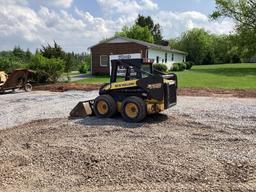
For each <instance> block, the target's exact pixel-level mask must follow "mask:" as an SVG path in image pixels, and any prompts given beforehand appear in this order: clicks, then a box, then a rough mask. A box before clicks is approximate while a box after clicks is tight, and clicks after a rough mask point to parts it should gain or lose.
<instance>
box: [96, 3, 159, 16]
mask: <svg viewBox="0 0 256 192" xmlns="http://www.w3.org/2000/svg"><path fill="white" fill-rule="evenodd" d="M97 2H98V4H99V5H100V7H101V8H102V10H103V11H104V12H105V13H106V14H108V15H111V14H116V13H120V14H128V15H130V16H134V15H138V13H139V12H140V11H143V10H155V9H157V8H158V5H157V4H156V3H154V2H153V1H152V0H139V1H138V0H97Z"/></svg>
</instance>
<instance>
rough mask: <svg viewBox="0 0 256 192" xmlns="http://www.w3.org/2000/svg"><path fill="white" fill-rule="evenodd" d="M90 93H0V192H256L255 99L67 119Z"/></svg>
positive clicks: (191, 100) (183, 101)
mask: <svg viewBox="0 0 256 192" xmlns="http://www.w3.org/2000/svg"><path fill="white" fill-rule="evenodd" d="M96 95H97V92H95V91H93V92H78V91H76V92H73V91H72V92H64V93H51V92H32V93H18V94H9V95H0V97H1V101H0V106H1V116H0V124H1V126H2V128H4V130H0V191H10V192H13V191H51V192H52V191H56V192H57V191H109V192H110V191H145V192H146V191H246V192H247V191H256V99H238V98H217V97H185V96H182V97H179V98H178V105H177V106H175V107H174V108H172V109H170V110H167V111H165V112H164V113H163V114H160V115H151V116H149V117H147V118H146V119H145V120H144V121H143V122H142V123H136V124H129V123H126V122H123V121H122V119H121V117H120V116H116V117H115V118H113V119H98V118H96V117H88V118H84V119H77V120H68V119H67V116H68V113H69V111H70V110H71V108H72V107H73V106H74V105H75V104H76V103H77V102H78V101H80V100H85V99H87V98H88V99H90V98H93V97H95V96H96ZM12 116H15V118H14V117H12ZM6 118H8V121H6ZM45 118H50V119H45ZM33 119H41V120H37V121H33V122H29V121H30V120H33ZM24 120H26V121H27V122H29V123H26V124H23V125H19V126H16V127H12V128H10V127H11V126H12V125H15V124H16V125H17V124H20V123H22V122H25V121H24ZM7 122H8V123H7ZM6 128H7V129H6Z"/></svg>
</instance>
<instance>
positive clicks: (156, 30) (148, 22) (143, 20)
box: [135, 15, 166, 45]
mask: <svg viewBox="0 0 256 192" xmlns="http://www.w3.org/2000/svg"><path fill="white" fill-rule="evenodd" d="M135 24H136V25H139V26H141V27H148V29H149V31H150V32H151V34H152V35H153V38H154V43H155V44H158V45H162V44H163V43H166V42H165V41H164V40H163V36H162V32H161V26H160V25H159V24H158V23H157V24H154V21H153V19H152V18H151V17H150V16H147V17H145V16H143V15H138V18H137V20H136V22H135Z"/></svg>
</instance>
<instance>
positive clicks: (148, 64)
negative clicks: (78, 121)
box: [70, 59, 177, 122]
mask: <svg viewBox="0 0 256 192" xmlns="http://www.w3.org/2000/svg"><path fill="white" fill-rule="evenodd" d="M111 65H112V66H111V76H110V83H107V84H105V85H103V86H102V87H101V88H100V90H99V96H98V97H97V98H96V99H94V100H88V101H83V102H79V103H78V104H77V105H76V106H75V108H74V109H73V110H72V111H71V112H70V116H71V117H86V116H90V115H96V116H97V117H99V118H110V117H112V116H114V115H115V114H116V113H117V112H119V113H121V115H122V117H123V119H124V120H125V121H128V122H139V121H141V120H143V119H144V118H145V117H146V115H147V114H153V113H159V112H161V111H164V110H165V109H168V108H170V107H172V106H174V105H175V104H176V101H177V96H176V90H177V77H176V75H175V74H168V75H165V74H163V73H161V72H157V74H153V61H152V60H145V59H123V60H112V61H111ZM120 69H121V71H122V72H123V75H124V77H123V78H124V80H123V81H120V77H117V75H118V71H119V72H120ZM155 72H156V71H155Z"/></svg>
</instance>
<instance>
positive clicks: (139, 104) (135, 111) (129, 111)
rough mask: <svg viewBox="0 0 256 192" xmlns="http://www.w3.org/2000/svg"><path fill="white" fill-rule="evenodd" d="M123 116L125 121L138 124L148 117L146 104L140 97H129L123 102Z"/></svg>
mask: <svg viewBox="0 0 256 192" xmlns="http://www.w3.org/2000/svg"><path fill="white" fill-rule="evenodd" d="M121 115H122V117H123V118H124V120H125V121H127V122H131V123H137V122H139V121H141V120H143V119H144V118H145V117H146V104H145V102H144V101H143V99H141V98H140V97H136V96H132V97H127V98H126V99H125V100H124V101H123V102H122V106H121Z"/></svg>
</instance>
